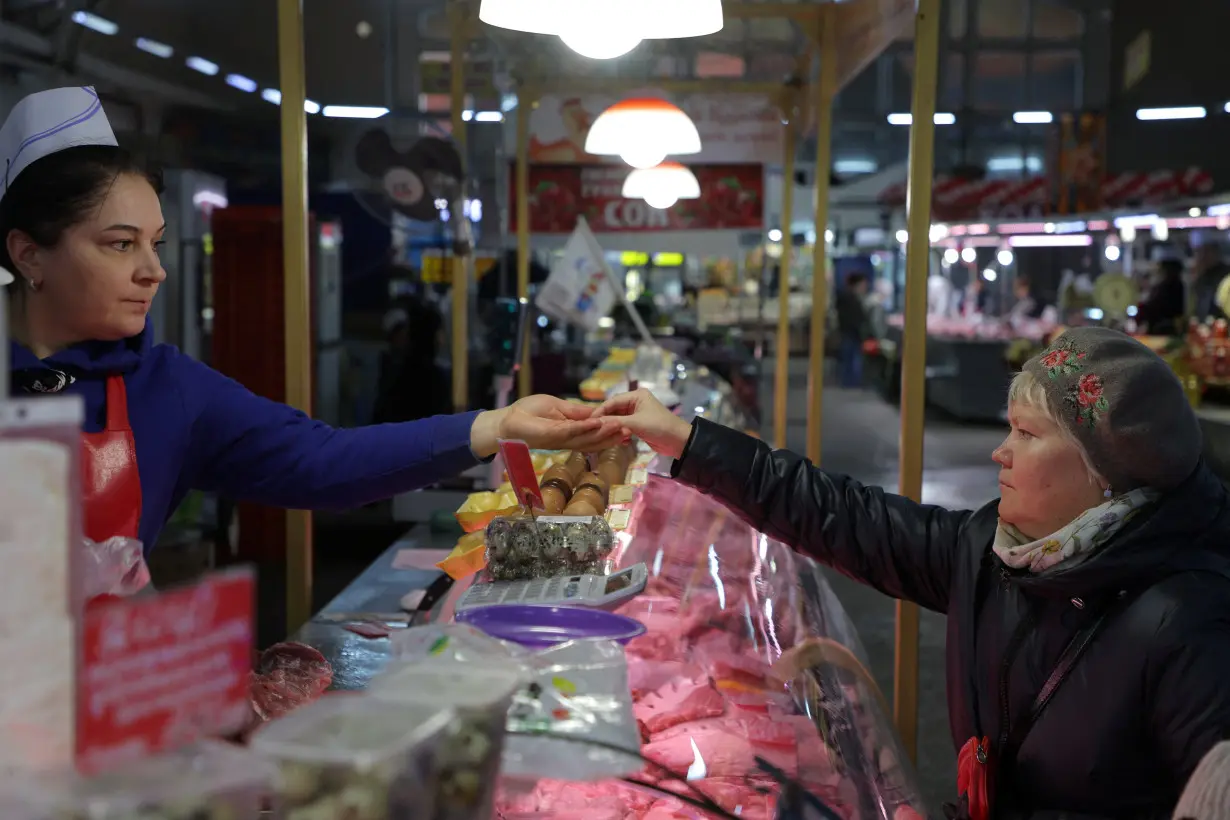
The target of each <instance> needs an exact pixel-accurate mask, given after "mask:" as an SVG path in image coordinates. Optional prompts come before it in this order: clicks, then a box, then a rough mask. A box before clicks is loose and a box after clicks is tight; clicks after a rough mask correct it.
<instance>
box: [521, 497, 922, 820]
mask: <svg viewBox="0 0 1230 820" xmlns="http://www.w3.org/2000/svg"><path fill="white" fill-rule="evenodd" d="M648 482H649V483H648V484H647V485H645V487H644V488H643V489H642V490H641V491H640V492H639V493H638V494H637V496H636V498H635V500H634V502H633V504H632V515H631V519H630V524H629V526H628V528H627V530H625V531H624V532H622V533H619V534H618V535H617V540H618V542H619V543H618V545H617V548H616V549H617V554H618V560H619V563H620V564H621V565H622V566H631V565H633V564H636V563H640V562H643V563H645V564H646V565H647V566H648V568H649V575H650V579H649V583H648V586H647V587H646V589H645V591H644V592H643V593H642V594H641V595H639V596H638V597H636V598H634V599H632V600H631V601H629V602H628V603H626V604H625V605H623V606H622V607H620V608H619V610H618V611H619V612H621V613H622V614H625V615H628V616H631V617H634V618H636V619H637V620H639V621H641V622H642V623H644V624H645V626H646V627H647V632H646V634H645V635H643V636H641V637H639V638H636V639H635V640H633V641H632V642H631V643H630V644H629V645H628V646H627V658H628V678H629V680H628V683H629V687H630V689H631V694H632V697H633V700H634V706H633V711H634V712H635V714H636V718H637V722H638V726H639V729H640V733H641V740H642V744H641V749H640V754H641V756H642V758H643V759H644V769H643V770H642V771H641V772H640V774H639V775H638V776H635V777H631V778H627V779H625V780H612V781H603V782H598V783H577V782H563V781H551V780H541V781H538V782H537V783H536V784H535V785H533V787H532V788H529V787H521V788H518V789H516V790H515V792H514V791H513V790H512V789H506V792H505V794H503V795H502V797H501V800H500V804H499V805H500V812H501V815H500V816H501V817H503V818H505V820H532V819H533V818H548V817H550V818H577V820H580V818H585V820H608V819H609V820H623V819H624V818H643V819H644V820H669V819H670V818H706V817H739V818H744V819H745V820H746V819H748V818H751V820H759V819H760V818H763V819H764V820H769V818H783V820H784V818H811V817H816V818H820V817H826V818H834V817H840V818H846V820H854V818H859V819H860V820H862V818H883V820H910V819H911V818H918V817H924V816H926V809H925V807H924V805H923V802H922V798H921V796H920V791H919V789H918V788H917V785H916V782H915V777H914V774H913V771H912V769H911V767H910V764H909V762H908V760H907V758H906V756H905V755H904V753H903V752H902V750H901V748H900V745H899V742H898V740H897V738H896V735H895V733H894V731H893V728H892V724H891V722H890V720H889V717H888V715H889V710H888V707H887V704H886V702H885V700H884V698H883V695H882V694H881V692H880V691H879V689H878V688H877V686H876V684H875V682H874V681H873V679H872V678H871V676H870V675H869V674H868V672H867V664H866V656H865V654H864V651H863V649H862V646H861V644H860V642H859V639H858V636H857V634H856V632H855V630H854V627H853V625H852V623H851V622H850V620H849V618H848V617H847V615H846V613H845V611H844V610H843V609H842V607H841V605H840V603H839V602H838V601H837V599H836V597H835V595H834V594H833V592H832V590H831V589H830V587H829V586H828V584H827V582H826V581H825V579H824V577H823V575H822V574H821V573H820V571H819V569H818V567H817V566H816V565H815V564H814V563H813V562H812V561H810V560H809V559H807V558H804V557H802V556H799V555H797V554H795V553H794V552H793V551H791V550H790V549H789V548H787V547H786V546H785V545H783V544H781V543H779V542H776V541H774V540H772V539H770V538H768V537H767V536H765V535H763V534H761V533H759V532H757V531H756V530H754V529H752V528H751V527H750V526H748V525H747V524H745V523H744V522H743V521H741V520H740V519H739V518H737V517H736V516H735V515H734V514H733V513H731V512H729V511H728V510H726V509H725V508H724V507H722V506H720V505H718V504H717V503H716V502H714V501H712V500H710V499H708V498H706V497H705V496H702V495H701V494H699V493H697V492H695V491H693V490H691V489H689V488H687V487H684V486H683V485H680V484H677V483H675V482H673V481H670V480H668V479H665V478H662V477H660V476H651V477H650V478H649V480H648Z"/></svg>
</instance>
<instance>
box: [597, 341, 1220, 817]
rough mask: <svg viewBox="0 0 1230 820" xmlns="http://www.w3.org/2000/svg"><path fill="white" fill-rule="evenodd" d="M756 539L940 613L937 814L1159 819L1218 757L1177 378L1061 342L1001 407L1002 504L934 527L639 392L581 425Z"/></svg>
mask: <svg viewBox="0 0 1230 820" xmlns="http://www.w3.org/2000/svg"><path fill="white" fill-rule="evenodd" d="M600 413H601V414H604V415H612V416H618V417H620V418H621V421H622V422H623V424H624V426H625V428H626V429H627V430H629V431H630V432H631V433H634V434H636V435H637V436H639V437H640V438H642V439H643V440H645V441H646V442H648V443H649V444H650V445H652V446H653V448H654V449H655V450H657V451H658V452H660V453H665V454H668V455H670V456H673V457H674V458H675V459H676V460H675V463H674V467H673V468H672V474H673V475H674V476H675V477H676V478H677V479H679V480H680V481H683V482H685V483H687V484H691V485H692V486H694V487H696V488H697V489H699V490H700V491H701V492H703V493H706V494H708V495H711V496H713V497H714V498H716V499H718V500H720V501H722V502H724V503H725V504H727V505H728V506H729V507H731V508H732V509H733V510H735V511H736V512H738V513H740V514H741V515H742V516H744V517H745V518H746V519H747V520H748V521H749V522H750V523H751V524H752V525H753V526H755V527H756V528H757V529H759V530H761V531H762V532H765V533H767V534H768V535H770V536H772V537H774V538H778V539H780V540H781V541H783V542H785V543H787V544H790V545H792V546H793V547H795V548H796V549H798V550H800V551H802V552H805V553H808V554H810V555H812V556H814V557H815V558H816V559H817V560H819V561H822V562H824V563H825V564H828V565H829V566H831V567H833V568H834V569H837V570H839V571H841V572H843V573H845V574H846V575H849V576H850V577H851V578H855V579H857V580H859V581H862V582H863V583H865V584H868V585H870V586H872V587H875V588H876V589H878V590H880V591H881V592H884V593H886V594H888V595H890V596H892V597H894V598H903V599H905V600H909V601H914V602H915V603H917V604H919V605H921V606H924V607H927V608H928V609H931V610H934V611H936V612H942V613H946V614H947V616H948V641H947V656H948V666H947V680H948V720H949V725H950V727H951V730H952V737H953V741H954V742H955V745H956V746H957V748H959V749H960V750H961V753H960V766H959V781H960V782H959V783H958V787H959V789H958V791H959V792H960V793H961V794H962V795H963V800H964V805H957V806H952V807H950V809H951V810H952V813H951V814H949V816H950V817H959V816H969V817H972V818H974V820H988V818H996V820H1000V819H1001V818H1005V819H1008V820H1016V819H1017V818H1034V820H1041V819H1042V818H1049V820H1057V819H1058V818H1072V820H1078V818H1079V820H1092V818H1099V817H1105V818H1124V820H1127V818H1132V820H1141V819H1142V818H1163V817H1165V818H1168V817H1170V815H1171V812H1172V811H1173V810H1174V807H1175V804H1176V802H1177V801H1178V799H1179V794H1180V792H1181V791H1182V790H1183V785H1184V783H1185V782H1186V780H1187V779H1188V778H1189V777H1190V776H1191V774H1192V771H1193V770H1194V769H1195V768H1196V764H1197V763H1199V762H1200V759H1201V757H1202V756H1203V755H1204V754H1205V753H1206V752H1208V751H1209V749H1211V748H1212V747H1213V746H1214V745H1215V744H1216V743H1217V742H1218V741H1220V740H1223V739H1226V738H1230V495H1228V494H1227V491H1226V488H1225V487H1224V486H1223V485H1222V483H1221V481H1220V480H1219V479H1218V478H1217V476H1216V475H1214V474H1213V473H1212V471H1211V470H1210V469H1209V468H1208V467H1207V466H1205V464H1204V463H1203V461H1202V459H1201V432H1200V423H1199V421H1198V420H1197V418H1196V415H1195V413H1194V412H1193V411H1192V408H1191V405H1190V404H1189V403H1188V401H1187V398H1186V396H1185V395H1184V392H1183V388H1182V386H1181V385H1180V383H1179V380H1178V379H1177V378H1176V377H1175V375H1174V374H1173V373H1172V372H1171V371H1170V368H1169V367H1168V366H1167V365H1166V363H1165V362H1163V361H1162V359H1161V358H1160V357H1159V356H1158V355H1157V354H1156V353H1154V352H1153V351H1151V350H1150V349H1149V348H1147V347H1145V346H1144V345H1143V344H1141V343H1140V342H1138V341H1136V340H1135V339H1132V338H1130V337H1128V336H1126V335H1124V334H1122V333H1120V332H1118V331H1116V330H1110V329H1108V328H1100V327H1087V328H1075V329H1072V330H1069V331H1067V332H1066V333H1064V334H1063V335H1062V336H1060V337H1059V339H1058V340H1057V341H1055V342H1054V343H1053V344H1052V345H1051V347H1050V348H1049V349H1047V350H1046V351H1044V352H1042V353H1040V354H1038V355H1037V356H1035V357H1034V358H1033V359H1031V360H1030V361H1029V362H1027V363H1026V364H1025V367H1024V370H1023V371H1022V372H1021V373H1020V374H1019V375H1018V376H1017V377H1016V378H1015V380H1014V381H1013V382H1012V385H1011V388H1010V390H1009V393H1008V420H1009V423H1010V430H1009V432H1008V436H1007V438H1005V439H1004V441H1003V443H1002V444H1000V446H999V447H997V448H996V449H995V452H994V453H992V454H991V458H992V460H994V462H995V463H996V464H997V465H999V495H1000V498H999V499H997V500H995V501H993V502H991V503H990V504H987V505H986V506H985V507H983V508H981V509H979V510H974V511H966V510H946V509H941V508H939V507H934V506H930V505H925V504H916V503H914V502H913V501H911V500H909V499H907V498H902V497H901V496H898V495H891V494H889V493H886V492H884V491H883V490H882V489H880V488H879V487H866V486H863V485H861V484H859V483H858V482H856V481H854V480H852V479H850V478H847V477H846V476H843V475H837V474H835V473H829V472H825V471H824V470H821V469H818V468H817V467H815V466H813V465H812V464H810V463H808V462H807V461H806V460H804V459H802V458H800V457H799V456H796V455H794V454H792V453H788V452H786V451H784V450H778V451H773V450H771V449H769V447H768V446H767V445H765V444H763V443H761V442H759V441H757V440H755V439H753V438H751V437H750V436H746V435H744V434H742V433H739V432H736V431H734V430H730V429H728V428H725V427H721V426H719V425H717V424H714V423H713V422H710V421H706V420H705V419H697V420H696V421H695V422H693V423H692V424H691V425H689V424H688V423H687V422H685V421H683V420H681V419H679V418H678V417H676V416H675V415H673V414H671V413H670V412H669V411H668V410H666V409H665V408H664V407H662V405H661V404H659V403H658V402H657V401H656V400H655V399H654V398H653V396H652V395H651V394H649V393H647V392H645V391H639V392H636V393H630V394H627V395H624V396H621V397H617V398H614V399H612V400H611V401H609V402H608V403H607V404H606V405H605V407H604V408H603V409H602V410H601V411H600Z"/></svg>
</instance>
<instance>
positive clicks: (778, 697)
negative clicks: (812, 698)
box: [722, 688, 806, 719]
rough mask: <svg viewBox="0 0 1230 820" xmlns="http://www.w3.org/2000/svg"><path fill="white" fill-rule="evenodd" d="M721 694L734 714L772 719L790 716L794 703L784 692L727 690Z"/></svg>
mask: <svg viewBox="0 0 1230 820" xmlns="http://www.w3.org/2000/svg"><path fill="white" fill-rule="evenodd" d="M722 694H723V695H724V696H725V697H726V702H727V703H728V704H730V707H731V709H732V711H734V712H736V713H743V712H747V713H750V714H753V715H771V716H774V717H778V716H787V715H791V714H793V712H794V703H793V702H792V701H791V699H790V695H788V694H786V693H785V692H776V691H770V690H761V691H751V690H747V689H737V688H735V689H727V690H725V691H724V692H722ZM805 719H806V718H805Z"/></svg>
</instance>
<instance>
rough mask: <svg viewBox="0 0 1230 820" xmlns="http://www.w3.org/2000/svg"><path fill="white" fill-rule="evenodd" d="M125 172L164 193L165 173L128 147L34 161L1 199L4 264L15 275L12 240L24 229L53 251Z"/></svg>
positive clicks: (0, 258) (70, 151)
mask: <svg viewBox="0 0 1230 820" xmlns="http://www.w3.org/2000/svg"><path fill="white" fill-rule="evenodd" d="M122 174H136V175H137V176H140V177H143V178H144V179H147V180H149V183H150V185H152V186H154V190H155V191H157V192H158V193H160V194H161V193H162V175H161V174H160V173H158V172H157V171H151V170H149V169H147V168H145V167H144V166H143V165H141V164H140V163H139V162H138V161H137V159H136V158H135V157H134V156H133V155H132V154H131V153H129V152H128V151H125V150H124V149H123V148H117V147H116V146H113V145H79V146H76V147H73V148H65V149H64V150H62V151H56V152H55V153H53V154H48V155H47V156H45V157H41V158H39V159H37V160H35V161H34V162H32V163H30V165H29V166H27V167H26V168H25V169H24V170H23V171H22V172H21V173H20V174H18V175H17V178H16V179H14V180H11V181H10V184H9V186H8V190H7V191H6V192H5V194H4V198H3V199H0V266H3V267H6V268H8V269H9V271H11V272H12V273H13V274H14V276H16V274H17V268H16V267H15V266H14V265H13V260H12V259H11V258H9V251H8V237H9V234H10V233H11V232H12V231H22V232H24V233H27V234H29V235H30V238H31V239H33V240H34V241H35V242H37V243H38V244H39V245H41V246H43V247H45V248H50V247H53V246H54V245H55V244H56V243H57V242H59V241H60V238H61V237H62V236H63V235H64V231H66V230H68V229H69V228H71V227H72V226H73V225H76V224H78V223H80V222H82V221H83V220H85V219H86V218H87V215H88V214H89V213H90V211H91V210H93V209H94V208H97V207H98V206H99V205H100V204H101V203H102V201H103V200H104V199H105V198H106V196H107V192H108V191H110V189H111V186H112V185H113V184H114V183H115V180H116V179H117V178H118V177H119V176H121V175H122Z"/></svg>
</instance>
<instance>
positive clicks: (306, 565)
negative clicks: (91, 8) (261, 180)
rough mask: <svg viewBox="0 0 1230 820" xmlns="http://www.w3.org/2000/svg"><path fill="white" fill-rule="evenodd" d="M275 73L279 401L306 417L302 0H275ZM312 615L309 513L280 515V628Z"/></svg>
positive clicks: (308, 334) (308, 288) (308, 303)
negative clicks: (278, 100) (282, 380)
mask: <svg viewBox="0 0 1230 820" xmlns="http://www.w3.org/2000/svg"><path fill="white" fill-rule="evenodd" d="M278 74H279V85H280V86H281V88H282V107H281V122H282V277H283V283H282V288H283V290H282V298H283V300H284V305H283V326H284V331H283V332H284V334H285V343H286V403H287V404H289V405H290V406H291V407H294V408H296V409H298V410H302V411H303V412H304V413H306V414H308V415H309V416H310V415H311V414H312V283H311V269H310V267H309V259H310V256H309V253H308V202H307V188H308V185H307V115H306V114H305V113H304V110H303V103H304V99H305V97H306V96H307V86H306V81H305V79H304V65H303V0H278ZM311 617H312V514H311V513H310V512H308V511H307V510H288V511H287V513H286V629H287V630H288V632H294V631H295V630H296V629H298V628H299V627H300V626H302V625H303V624H305V623H307V622H308V619H310V618H311Z"/></svg>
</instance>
